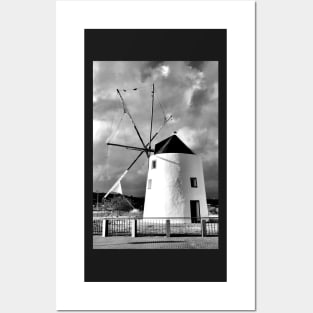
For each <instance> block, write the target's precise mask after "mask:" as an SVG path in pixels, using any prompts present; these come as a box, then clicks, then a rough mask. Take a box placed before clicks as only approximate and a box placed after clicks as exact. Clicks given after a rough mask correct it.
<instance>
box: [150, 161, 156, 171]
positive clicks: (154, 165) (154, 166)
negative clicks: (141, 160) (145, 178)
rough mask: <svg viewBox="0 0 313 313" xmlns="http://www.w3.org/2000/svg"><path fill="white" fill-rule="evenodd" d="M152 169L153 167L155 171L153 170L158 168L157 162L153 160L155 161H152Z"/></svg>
mask: <svg viewBox="0 0 313 313" xmlns="http://www.w3.org/2000/svg"><path fill="white" fill-rule="evenodd" d="M151 167H152V169H153V168H156V160H153V161H152V164H151Z"/></svg>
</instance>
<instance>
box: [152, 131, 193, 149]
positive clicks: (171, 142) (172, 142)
mask: <svg viewBox="0 0 313 313" xmlns="http://www.w3.org/2000/svg"><path fill="white" fill-rule="evenodd" d="M159 153H187V154H194V153H193V152H192V151H191V150H190V149H189V148H188V147H187V146H186V145H185V144H184V143H183V142H182V141H181V140H180V139H179V138H178V137H177V136H176V135H172V136H170V137H168V138H166V139H164V140H162V141H160V142H158V143H157V144H156V145H155V149H154V154H159Z"/></svg>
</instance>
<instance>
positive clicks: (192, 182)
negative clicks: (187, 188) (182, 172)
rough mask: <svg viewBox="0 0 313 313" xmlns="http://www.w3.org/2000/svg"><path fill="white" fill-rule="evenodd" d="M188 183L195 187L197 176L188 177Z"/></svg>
mask: <svg viewBox="0 0 313 313" xmlns="http://www.w3.org/2000/svg"><path fill="white" fill-rule="evenodd" d="M190 184H191V187H192V188H197V187H198V183H197V178H196V177H191V178H190Z"/></svg>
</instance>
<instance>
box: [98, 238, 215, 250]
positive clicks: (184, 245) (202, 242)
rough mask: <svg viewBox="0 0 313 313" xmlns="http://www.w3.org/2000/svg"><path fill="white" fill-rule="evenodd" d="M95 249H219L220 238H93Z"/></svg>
mask: <svg viewBox="0 0 313 313" xmlns="http://www.w3.org/2000/svg"><path fill="white" fill-rule="evenodd" d="M93 248H94V249H218V237H204V238H202V237H169V238H167V237H162V236H156V237H136V238H132V237H126V236H125V237H124V236H117V237H101V236H93Z"/></svg>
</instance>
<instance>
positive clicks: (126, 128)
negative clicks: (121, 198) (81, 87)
mask: <svg viewBox="0 0 313 313" xmlns="http://www.w3.org/2000/svg"><path fill="white" fill-rule="evenodd" d="M152 83H154V84H155V106H154V108H155V110H154V120H153V132H155V131H156V129H157V128H159V127H160V125H162V123H163V121H164V114H163V111H164V112H165V113H166V114H167V115H169V114H172V115H173V117H174V119H173V120H172V121H171V122H170V123H168V124H167V126H166V127H165V128H164V129H163V130H162V131H161V132H160V134H159V135H158V137H157V139H156V140H155V141H154V142H153V145H154V143H156V142H159V141H161V140H163V139H165V138H167V137H168V136H170V135H171V134H172V132H173V131H177V132H178V136H179V137H180V138H181V139H182V140H183V141H184V142H185V143H186V144H187V145H188V146H189V147H190V148H191V149H192V150H193V151H194V152H195V153H196V154H198V155H200V156H201V158H202V160H203V168H204V176H205V182H206V191H207V195H208V196H210V197H215V196H217V195H218V173H217V169H218V162H217V160H218V118H217V117H218V63H217V62H215V61H212V62H198V63H195V62H187V61H186V62H184V61H171V62H169V61H151V62H147V61H142V62H139V61H138V62H137V61H136V62H122V61H121V62H94V79H93V91H94V93H93V94H94V103H93V118H94V125H93V126H94V127H93V131H94V135H93V138H94V140H93V161H94V190H98V191H107V190H108V189H109V188H110V187H111V186H112V184H113V183H114V182H115V180H116V179H117V178H118V177H119V176H120V175H121V174H122V172H123V171H124V170H125V169H126V168H127V167H128V166H129V164H130V163H131V162H132V161H133V160H134V159H135V157H136V156H137V155H138V152H135V151H131V150H125V149H123V148H117V147H111V148H109V149H108V146H107V145H106V141H109V142H114V143H119V144H124V145H125V144H126V145H133V146H138V147H141V142H140V140H139V138H138V136H137V134H136V132H135V130H134V127H133V125H132V123H131V121H130V119H129V117H128V116H126V115H124V117H123V118H122V116H123V110H122V104H121V101H120V99H119V97H118V95H117V92H116V89H117V88H118V89H120V90H121V93H122V96H123V98H124V100H125V103H126V104H127V107H128V109H129V111H130V112H131V114H132V116H133V118H134V120H135V122H136V125H137V127H138V129H139V131H140V133H141V135H142V137H143V140H144V141H145V142H148V139H149V132H150V116H151V88H152ZM133 88H138V89H137V90H135V91H134V90H132V89H133ZM123 89H125V90H126V91H125V92H124V91H122V90H123ZM121 118H122V121H121ZM120 121H121V123H120V127H119V128H117V125H118V124H119V122H120ZM147 169H148V167H147V157H146V156H145V155H142V156H141V158H140V159H139V160H138V162H136V163H135V165H134V167H133V168H132V169H131V170H130V172H129V173H128V174H127V175H126V176H125V178H124V179H123V181H122V188H123V191H124V193H125V194H129V195H134V196H144V192H145V182H146V175H147Z"/></svg>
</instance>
